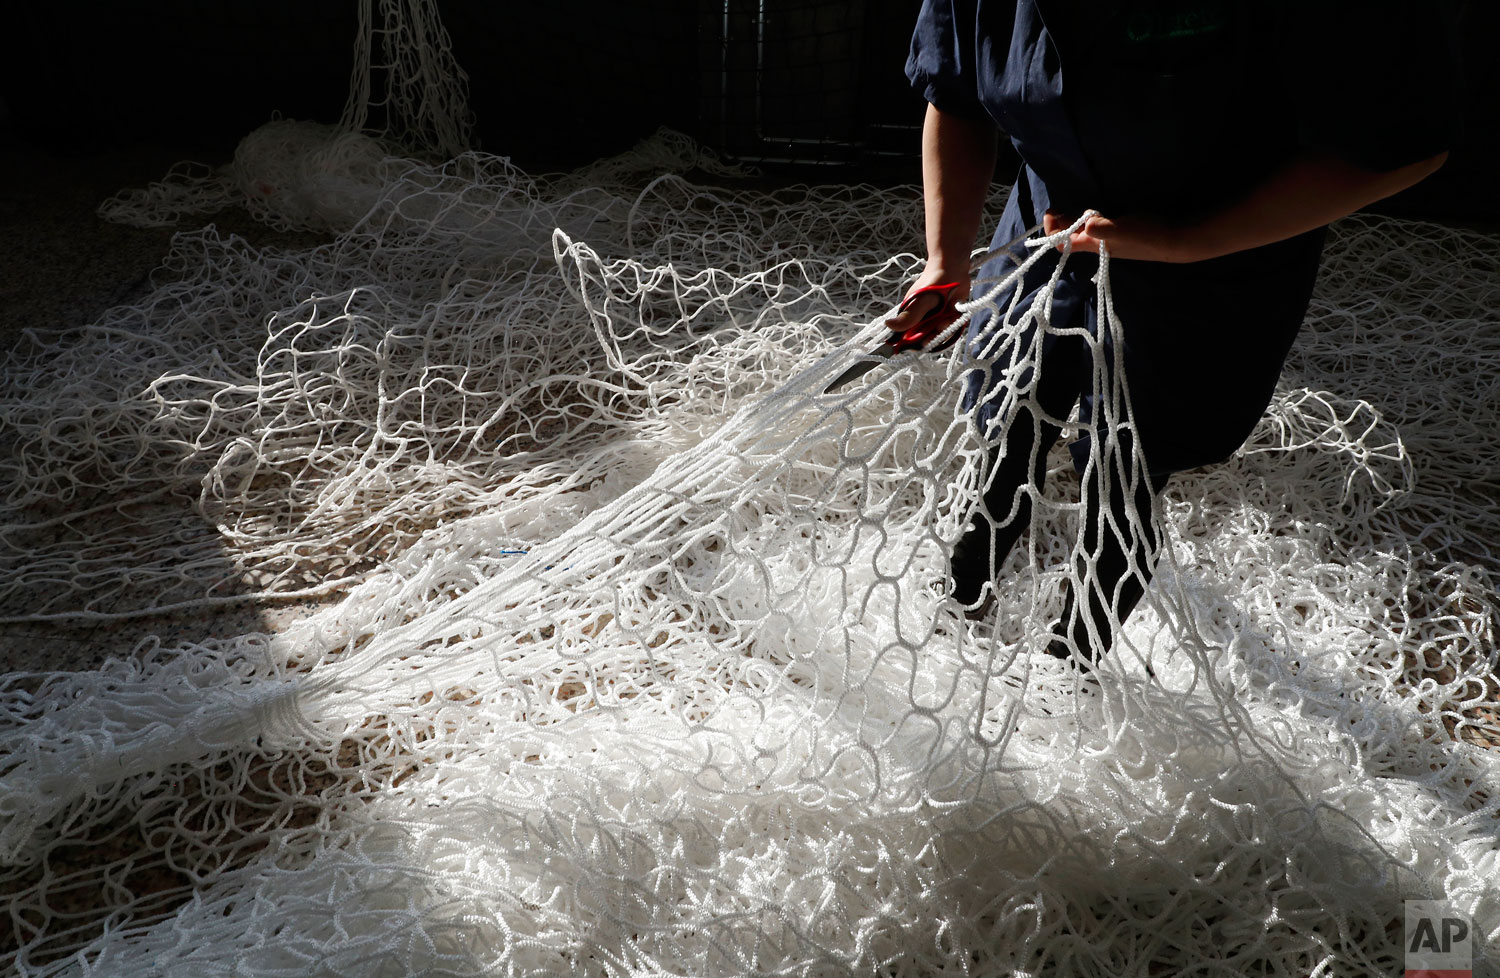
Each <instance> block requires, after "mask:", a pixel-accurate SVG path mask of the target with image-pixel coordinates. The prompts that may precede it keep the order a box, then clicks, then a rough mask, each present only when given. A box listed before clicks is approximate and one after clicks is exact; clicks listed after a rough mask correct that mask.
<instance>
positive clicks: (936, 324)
mask: <svg viewBox="0 0 1500 978" xmlns="http://www.w3.org/2000/svg"><path fill="white" fill-rule="evenodd" d="M956 288H958V283H957V282H943V283H941V284H939V285H927V286H923V287H922V288H920V289H918V290H917V291H915V292H913V293H912V294H911V295H909V296H907V297H906V298H905V299H902V300H901V306H900V308H898V309H897V310H896V311H897V312H898V313H901V312H905V311H906V310H908V309H910V308H911V306H912V303H914V302H916V301H917V300H918V299H920V298H921V297H922V296H924V295H928V294H935V295H937V296H938V297H939V298H940V299H942V301H941V302H939V303H938V305H937V308H936V309H934V310H932V311H931V312H929V313H928V314H927V315H925V316H923V317H922V318H921V319H919V320H917V321H916V323H914V324H913V325H912V326H911V328H910V329H908V330H906V331H905V332H903V333H899V334H897V335H894V336H892V337H891V338H890V339H889V340H886V341H885V342H884V343H882V344H880V346H878V347H876V348H875V349H873V350H871V351H870V352H869V353H867V354H865V356H864V357H863V358H862V359H861V360H860V361H859V362H858V363H856V364H855V365H854V366H852V367H850V368H849V369H848V370H845V371H844V372H843V373H841V374H839V375H838V376H837V377H836V378H834V381H833V383H831V384H829V385H828V386H827V387H825V388H824V389H823V393H825V394H832V393H833V392H834V391H836V390H838V389H839V388H840V387H843V386H845V385H847V384H849V383H852V382H853V381H856V380H858V379H859V378H861V377H863V376H864V375H865V374H867V373H869V372H870V371H871V370H874V369H875V368H876V367H878V366H880V365H881V364H882V363H884V362H885V361H886V360H889V359H890V358H891V357H893V356H895V355H896V354H898V353H902V352H904V351H906V350H920V349H924V348H925V347H926V346H927V344H928V343H929V342H930V341H931V340H932V339H933V338H934V337H935V336H937V335H938V334H939V333H941V332H942V331H943V330H945V329H947V328H948V327H949V326H951V325H952V324H953V321H954V320H955V319H957V318H958V310H957V309H956V308H954V303H953V298H952V293H953V290H954V289H956ZM957 339H958V334H957V333H954V334H953V336H951V337H949V338H948V339H947V341H945V342H944V343H943V344H942V345H941V346H935V347H933V348H932V349H931V350H929V351H928V352H930V353H937V352H938V351H940V350H946V349H947V348H948V347H950V346H952V345H953V343H954V341H955V340H957Z"/></svg>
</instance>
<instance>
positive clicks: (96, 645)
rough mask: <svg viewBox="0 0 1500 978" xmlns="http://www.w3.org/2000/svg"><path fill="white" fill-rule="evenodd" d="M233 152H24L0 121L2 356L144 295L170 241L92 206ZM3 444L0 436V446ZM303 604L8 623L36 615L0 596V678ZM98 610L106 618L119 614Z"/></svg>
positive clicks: (80, 665)
mask: <svg viewBox="0 0 1500 978" xmlns="http://www.w3.org/2000/svg"><path fill="white" fill-rule="evenodd" d="M233 151H234V147H233V145H225V146H223V147H220V148H217V149H215V150H210V151H208V152H204V151H203V150H202V149H201V148H198V149H196V150H194V151H188V150H184V149H182V148H180V147H172V146H143V147H136V148H133V149H128V150H120V151H117V152H113V153H107V154H92V155H76V154H73V155H70V154H67V153H59V152H54V151H49V150H47V149H44V148H39V147H37V146H35V145H32V144H29V143H27V142H26V141H24V140H22V139H20V138H19V137H17V136H15V135H14V134H13V133H10V132H9V131H7V130H6V129H5V128H4V125H3V120H0V356H9V355H11V354H12V353H13V352H20V351H23V350H24V348H25V345H26V342H27V339H26V331H28V330H37V331H41V332H43V333H45V332H47V331H52V330H57V329H61V328H67V327H76V326H80V325H86V324H88V323H90V322H92V321H94V320H95V319H96V318H97V317H98V315H99V314H100V313H101V312H103V311H104V310H106V309H109V308H110V307H112V306H115V305H118V304H120V303H124V302H131V301H134V300H136V299H138V298H139V297H141V296H143V295H144V294H146V293H147V291H148V290H149V288H150V280H149V277H150V274H151V271H152V270H153V269H154V268H156V267H157V265H158V264H159V263H160V261H161V259H162V258H163V257H164V256H165V254H166V252H167V248H168V245H169V243H170V241H171V237H172V234H173V233H174V232H173V231H172V230H171V229H139V228H131V227H125V226H123V225H118V224H111V223H109V222H106V221H104V220H102V219H101V218H99V217H98V216H97V214H96V213H95V212H96V210H97V208H98V206H99V204H100V203H101V202H102V201H104V200H105V199H106V198H108V197H110V196H111V195H113V194H114V193H116V192H117V191H119V190H122V189H125V188H127V187H140V186H145V185H146V184H147V183H149V182H151V181H153V180H157V179H160V178H161V177H162V176H163V175H164V174H165V173H166V171H167V168H168V167H169V166H171V165H172V164H173V163H175V162H177V161H179V160H182V159H197V160H201V161H203V162H207V163H214V164H218V163H223V162H227V161H228V160H229V158H230V157H231V156H232V154H233ZM213 221H214V223H216V224H217V225H218V226H219V227H220V228H221V229H223V230H226V231H232V232H234V233H237V234H240V235H242V236H244V237H245V238H247V239H248V240H250V241H251V242H253V243H256V244H286V245H293V244H299V243H311V240H312V239H309V240H308V241H306V242H304V241H303V240H301V239H300V238H299V237H298V236H296V235H287V234H283V233H279V232H276V231H273V230H271V229H269V228H266V227H264V226H262V225H260V224H257V223H256V222H254V221H253V220H252V219H251V218H250V217H249V215H248V214H246V213H245V212H243V211H239V210H231V211H227V212H224V213H221V214H219V215H216V216H215V217H214V218H213ZM306 237H307V236H302V238H306ZM3 436H4V432H0V445H3V441H4V438H3ZM182 509H183V516H182V518H183V519H184V521H186V522H194V521H196V525H195V526H193V527H192V528H191V529H192V530H193V531H194V532H199V533H201V532H202V531H203V529H204V527H203V524H202V520H201V517H198V516H197V514H196V513H194V512H192V511H190V509H189V508H188V507H185V506H184V507H182ZM0 529H3V528H0ZM311 607H312V605H311V604H310V603H309V602H300V601H299V602H287V603H281V604H265V605H254V604H244V605H230V606H224V607H222V608H221V609H217V610H213V611H209V612H199V613H184V614H176V615H171V614H168V615H155V616H149V617H139V618H130V619H126V620H109V619H98V618H94V619H90V618H72V619H60V620H48V621H15V620H14V619H16V618H18V617H24V616H26V615H29V614H34V613H35V611H36V605H35V602H34V600H28V596H26V595H17V596H13V597H12V598H10V599H9V600H5V599H3V598H0V674H3V673H12V672H46V671H54V670H66V671H72V670H84V669H92V668H96V667H97V666H98V665H99V663H100V662H101V661H103V659H104V658H105V657H107V656H109V655H121V654H128V653H129V652H130V651H131V649H133V648H135V647H136V646H137V645H138V644H139V643H141V642H146V641H151V640H152V638H153V636H154V637H155V638H157V639H159V640H160V641H161V642H163V643H165V644H171V645H175V644H179V643H181V642H191V641H198V640H202V639H206V638H215V637H227V636H233V635H239V634H244V633H246V632H252V631H265V630H275V629H278V628H280V627H284V626H285V624H286V623H287V622H288V621H289V620H290V619H293V618H296V617H299V616H302V615H305V614H307V613H308V612H309V610H310V609H311ZM96 610H97V611H98V612H100V613H101V614H103V615H106V616H107V615H109V614H111V613H112V612H115V611H118V610H119V609H117V608H115V607H113V606H111V607H101V608H98V609H96ZM3 619H11V620H9V621H4V620H3Z"/></svg>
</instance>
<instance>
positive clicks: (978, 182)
mask: <svg viewBox="0 0 1500 978" xmlns="http://www.w3.org/2000/svg"><path fill="white" fill-rule="evenodd" d="M998 136H999V133H998V131H997V130H996V129H995V126H994V124H993V123H991V122H989V121H988V120H982V119H980V120H975V119H967V118H963V117H961V116H956V115H952V114H950V113H945V112H941V111H939V110H938V109H937V108H935V107H934V106H932V105H928V106H927V116H926V118H925V119H924V120H923V123H922V201H923V206H924V207H925V216H926V228H927V265H926V267H925V268H924V269H923V270H922V274H921V275H919V276H917V280H916V281H915V282H913V283H912V286H911V288H910V289H908V290H907V294H908V295H910V294H911V292H913V291H915V290H917V289H920V288H922V287H923V286H927V285H937V284H940V283H942V282H958V283H959V287H958V288H957V289H955V290H953V292H952V293H950V300H951V301H953V302H962V301H963V300H965V299H967V298H968V297H969V255H970V253H971V252H972V251H973V249H974V239H975V237H976V236H977V235H978V234H979V224H980V222H981V221H982V220H983V219H984V202H985V199H986V198H987V197H988V196H989V190H990V181H991V179H992V178H993V177H994V174H995V145H996V140H997V139H998ZM939 301H940V300H939V299H937V298H936V297H933V298H930V299H929V298H927V297H925V296H924V297H923V300H922V301H920V302H916V303H913V304H912V306H911V308H909V309H907V310H906V311H905V312H904V313H901V314H900V315H898V316H896V317H894V318H892V319H890V320H889V321H888V322H887V325H888V326H890V327H891V328H892V329H906V328H907V327H908V326H910V325H911V324H913V323H915V322H916V321H917V320H918V319H920V318H921V317H922V316H923V315H924V314H926V313H927V312H929V311H931V310H932V309H933V308H934V307H935V306H936V304H937V303H938V302H939Z"/></svg>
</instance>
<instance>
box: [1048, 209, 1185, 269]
mask: <svg viewBox="0 0 1500 978" xmlns="http://www.w3.org/2000/svg"><path fill="white" fill-rule="evenodd" d="M1076 220H1078V217H1077V215H1070V214H1062V213H1059V212H1058V211H1048V212H1047V213H1046V214H1045V215H1043V216H1042V230H1044V231H1045V232H1046V233H1047V234H1056V233H1057V232H1059V231H1064V230H1066V229H1067V228H1068V227H1070V226H1071V225H1072V224H1073V222H1074V221H1076ZM1069 241H1070V242H1071V244H1072V246H1073V250H1074V251H1091V252H1094V253H1095V254H1097V253H1098V252H1099V248H1100V246H1101V245H1102V246H1103V247H1104V248H1106V249H1107V250H1108V251H1109V255H1110V257H1111V258H1133V259H1136V260H1137V261H1164V262H1188V261H1197V260H1198V259H1197V258H1196V257H1194V256H1193V255H1192V254H1191V252H1190V249H1189V248H1188V247H1187V236H1186V235H1185V234H1183V233H1182V231H1181V230H1179V229H1174V228H1169V227H1166V226H1165V225H1162V224H1158V223H1156V222H1155V221H1151V220H1148V219H1145V218H1138V217H1120V218H1110V217H1104V216H1103V215H1101V214H1095V215H1094V216H1092V217H1090V218H1089V219H1088V220H1087V221H1085V222H1084V224H1083V227H1081V228H1079V229H1078V230H1076V231H1074V232H1073V234H1072V235H1071V236H1070V238H1069ZM1062 247H1063V246H1062V244H1061V243H1059V244H1058V246H1057V250H1059V251H1061V250H1062Z"/></svg>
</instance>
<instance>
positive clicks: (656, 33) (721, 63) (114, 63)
mask: <svg viewBox="0 0 1500 978" xmlns="http://www.w3.org/2000/svg"><path fill="white" fill-rule="evenodd" d="M1414 2H1416V0H1414ZM916 6H917V3H916V0H868V2H851V0H823V2H812V0H639V2H630V0H615V2H593V0H556V2H553V3H544V4H535V3H525V4H521V3H513V2H497V0H439V7H440V9H441V11H442V14H443V17H444V20H445V22H446V24H447V27H448V29H449V32H450V34H451V36H452V38H453V43H454V48H455V55H456V57H457V59H458V61H459V63H460V64H461V65H462V66H463V67H464V68H465V70H466V71H467V72H468V75H469V83H470V93H471V102H472V106H473V110H474V113H475V116H476V119H477V123H478V135H479V145H480V148H483V149H486V150H489V151H491V152H495V153H499V154H501V155H506V156H510V157H512V158H513V159H514V160H515V161H516V162H517V163H518V164H520V165H521V166H522V167H523V168H526V169H531V170H549V169H558V168H565V167H569V166H573V165H577V164H579V163H583V162H585V161H587V160H590V159H594V158H597V157H599V156H602V155H606V154H610V153H614V152H617V151H619V150H621V149H624V148H626V147H628V146H629V145H631V144H632V143H633V142H635V141H636V140H638V139H640V138H642V137H645V136H647V135H649V134H650V133H651V132H653V131H654V130H655V129H656V128H657V127H659V126H669V127H671V128H674V129H677V130H680V131H682V132H686V133H688V134H690V135H692V136H694V137H695V138H697V139H698V140H700V141H702V142H704V143H706V144H708V145H710V146H712V147H715V148H717V149H719V150H720V151H722V152H724V153H725V154H726V155H728V156H730V157H733V158H737V159H742V160H747V161H751V162H756V163H759V164H760V165H761V166H762V167H763V169H765V170H766V171H767V172H768V174H770V175H772V176H776V175H779V174H786V175H787V176H789V177H791V176H795V177H797V178H798V179H808V178H809V176H810V175H811V176H812V177H813V178H816V179H822V180H829V181H840V180H855V179H875V180H900V181H915V180H916V179H917V177H918V172H917V167H916V162H915V161H916V154H917V138H918V125H919V122H920V119H921V114H922V103H921V101H920V99H919V98H918V97H916V96H915V95H913V94H912V93H911V92H910V91H909V90H908V88H907V85H906V81H905V78H904V77H903V75H902V64H903V61H904V59H905V52H906V44H907V39H908V36H909V32H910V25H911V22H912V19H913V16H914V12H915V9H916ZM1463 16H1464V25H1463V26H1464V30H1463V38H1464V42H1463V43H1464V44H1465V46H1466V51H1465V55H1466V62H1465V63H1466V79H1467V80H1466V84H1465V86H1464V89H1463V91H1462V92H1460V93H1457V97H1459V98H1460V99H1461V100H1462V101H1463V103H1464V105H1465V108H1466V115H1467V137H1466V144H1465V145H1463V146H1461V147H1460V148H1459V149H1458V150H1457V151H1456V152H1455V153H1454V155H1453V157H1452V159H1451V160H1450V162H1449V164H1448V165H1447V166H1446V167H1445V168H1444V169H1443V170H1442V171H1441V172H1440V173H1439V174H1438V175H1437V176H1436V177H1434V178H1433V179H1431V180H1429V181H1428V182H1426V183H1424V184H1423V185H1421V186H1419V187H1417V188H1414V190H1413V191H1411V192H1408V194H1406V195H1403V197H1402V198H1400V199H1398V200H1396V201H1393V202H1391V203H1389V204H1388V205H1387V206H1386V207H1385V208H1383V209H1386V210H1392V211H1397V212H1401V213H1406V214H1412V215H1416V216H1425V217H1435V218H1455V219H1460V220H1464V219H1468V220H1481V221H1483V220H1493V219H1497V218H1500V192H1497V191H1496V190H1495V188H1494V179H1493V174H1494V172H1495V170H1496V167H1495V166H1494V164H1493V162H1492V161H1493V160H1494V159H1496V156H1497V153H1500V73H1497V72H1496V71H1495V69H1494V61H1495V55H1494V53H1493V52H1492V51H1491V50H1490V48H1491V47H1492V45H1493V42H1494V41H1495V39H1497V38H1500V4H1497V3H1494V2H1491V0H1484V2H1482V3H1481V2H1474V3H1471V4H1469V6H1468V9H1467V10H1466V11H1465V12H1464V15H1463ZM8 21H9V23H8V25H7V29H6V30H5V31H4V34H3V39H0V101H3V103H4V105H3V108H0V129H3V130H4V131H5V135H6V137H7V139H8V140H9V142H10V143H11V144H12V145H14V144H15V143H17V142H19V143H21V144H23V145H25V146H26V147H28V148H37V149H40V150H42V151H45V152H49V153H54V154H57V155H59V156H60V157H67V158H74V159H76V158H80V157H90V156H101V155H106V156H107V155H109V154H115V153H128V152H132V151H136V150H138V149H139V148H140V147H142V146H149V147H160V148H164V149H166V148H169V149H171V150H172V151H176V152H180V153H181V154H182V155H185V156H194V157H197V158H200V159H204V160H208V161H215V162H217V161H223V160H227V159H228V157H229V155H230V154H231V153H232V152H233V147H234V145H235V143H236V142H237V141H238V139H239V138H240V137H241V136H243V135H244V134H246V133H247V132H249V131H250V130H251V129H253V128H255V127H256V126H258V125H260V124H261V123H263V122H265V121H266V120H267V119H269V118H270V117H271V115H272V113H273V112H277V113H280V114H281V115H283V116H287V117H291V118H301V119H315V120H320V121H334V120H336V119H337V117H338V115H339V111H340V109H341V108H342V105H343V100H344V96H345V92H346V89H347V79H348V74H349V69H350V64H351V48H352V41H353V37H354V32H355V3H354V0H112V2H107V3H106V2H102V0H96V2H68V0H53V2H47V3H42V2H39V0H38V2H31V3H27V4H24V5H17V6H16V7H15V8H14V9H12V11H11V12H10V14H9V17H8ZM1370 70H1371V71H1403V72H1406V73H1408V74H1410V75H1411V78H1412V84H1414V85H1421V84H1424V83H1425V79H1426V77H1427V75H1426V72H1425V71H1424V66H1422V65H1379V64H1372V65H1371V66H1370ZM1435 97H1441V93H1435ZM1392 124H1393V125H1397V124H1399V120H1392ZM1012 165H1013V164H1012V163H1011V162H1010V161H1005V162H1002V164H1001V168H1002V170H1009V169H1010V168H1011V167H1012Z"/></svg>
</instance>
